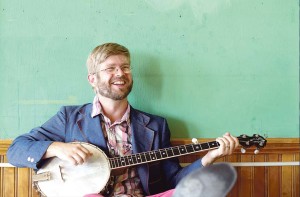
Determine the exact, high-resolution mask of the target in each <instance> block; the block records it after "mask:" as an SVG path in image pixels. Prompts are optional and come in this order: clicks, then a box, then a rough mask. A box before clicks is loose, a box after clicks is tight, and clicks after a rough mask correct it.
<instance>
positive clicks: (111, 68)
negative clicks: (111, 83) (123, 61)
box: [104, 67, 115, 72]
mask: <svg viewBox="0 0 300 197" xmlns="http://www.w3.org/2000/svg"><path fill="white" fill-rule="evenodd" d="M104 70H106V71H107V72H114V70H115V67H108V68H106V69H104Z"/></svg>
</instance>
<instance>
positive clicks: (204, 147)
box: [201, 143, 209, 150]
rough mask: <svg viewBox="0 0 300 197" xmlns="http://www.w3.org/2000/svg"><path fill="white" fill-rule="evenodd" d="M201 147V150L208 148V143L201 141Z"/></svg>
mask: <svg viewBox="0 0 300 197" xmlns="http://www.w3.org/2000/svg"><path fill="white" fill-rule="evenodd" d="M201 147H202V150H206V149H209V145H208V143H202V144H201Z"/></svg>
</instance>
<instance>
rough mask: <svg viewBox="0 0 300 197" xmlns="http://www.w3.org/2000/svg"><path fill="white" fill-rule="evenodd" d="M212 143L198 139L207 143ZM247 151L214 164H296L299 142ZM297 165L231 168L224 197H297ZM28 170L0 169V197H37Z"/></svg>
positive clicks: (0, 158)
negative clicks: (234, 174) (233, 180)
mask: <svg viewBox="0 0 300 197" xmlns="http://www.w3.org/2000/svg"><path fill="white" fill-rule="evenodd" d="M211 140H213V139H202V140H199V142H207V141H211ZM10 143H11V140H0V163H6V162H7V159H6V151H7V148H8V146H9V145H10ZM189 143H191V141H190V140H189V139H173V140H172V144H173V145H174V146H176V145H181V144H189ZM254 150H255V149H254V148H249V150H247V152H246V153H245V154H241V153H240V151H239V150H236V151H235V152H234V154H233V155H231V156H227V157H224V158H222V159H219V160H218V161H217V162H234V163H236V162H293V161H299V160H300V158H299V154H300V144H299V138H281V139H268V143H267V146H266V147H265V148H264V149H263V150H261V151H260V153H259V154H257V155H255V154H253V151H254ZM204 154H205V153H204V152H201V153H196V154H192V155H186V156H182V157H180V162H181V163H191V162H193V161H195V160H197V159H198V158H200V157H202V156H203V155H204ZM299 167H300V166H299V165H296V166H256V167H253V166H246V167H235V168H236V170H237V174H238V179H237V182H236V184H235V186H234V187H233V189H232V190H231V192H230V193H229V194H228V195H227V196H228V197H241V196H243V197H300V190H299V187H300V176H299ZM31 176H32V170H31V169H28V168H10V167H1V168H0V197H38V196H39V194H38V193H37V192H36V191H35V190H34V189H33V188H32V183H31Z"/></svg>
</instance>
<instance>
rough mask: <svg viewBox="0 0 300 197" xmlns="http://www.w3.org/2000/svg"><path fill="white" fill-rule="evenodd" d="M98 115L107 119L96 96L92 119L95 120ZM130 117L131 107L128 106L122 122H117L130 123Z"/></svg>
mask: <svg viewBox="0 0 300 197" xmlns="http://www.w3.org/2000/svg"><path fill="white" fill-rule="evenodd" d="M98 115H102V116H104V117H106V116H105V115H104V113H103V111H102V108H101V103H100V101H99V99H98V97H97V96H95V97H94V100H93V109H92V113H91V117H92V118H94V117H95V116H98ZM129 117H130V105H129V104H128V106H127V109H126V111H125V113H124V115H123V117H122V118H121V120H117V121H116V122H123V121H126V122H129Z"/></svg>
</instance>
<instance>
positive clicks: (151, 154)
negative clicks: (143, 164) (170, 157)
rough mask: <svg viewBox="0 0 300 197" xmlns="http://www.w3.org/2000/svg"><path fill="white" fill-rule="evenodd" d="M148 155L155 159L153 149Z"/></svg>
mask: <svg viewBox="0 0 300 197" xmlns="http://www.w3.org/2000/svg"><path fill="white" fill-rule="evenodd" d="M150 156H151V159H152V160H156V156H155V153H154V152H153V151H151V152H150Z"/></svg>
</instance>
